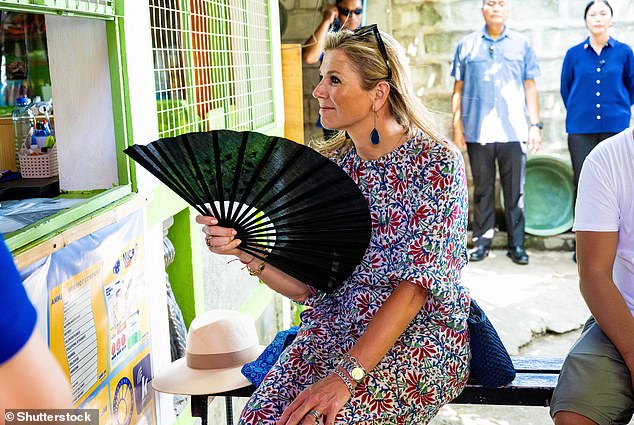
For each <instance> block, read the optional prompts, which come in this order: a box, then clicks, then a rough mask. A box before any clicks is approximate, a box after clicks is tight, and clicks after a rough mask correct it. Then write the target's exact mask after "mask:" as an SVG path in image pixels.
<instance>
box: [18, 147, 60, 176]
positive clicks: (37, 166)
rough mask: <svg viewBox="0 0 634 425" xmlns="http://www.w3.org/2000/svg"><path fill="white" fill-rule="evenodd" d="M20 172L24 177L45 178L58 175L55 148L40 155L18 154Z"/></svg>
mask: <svg viewBox="0 0 634 425" xmlns="http://www.w3.org/2000/svg"><path fill="white" fill-rule="evenodd" d="M20 173H22V178H24V179H46V178H49V177H53V176H56V175H58V174H59V168H58V165H57V149H55V148H53V149H51V150H50V151H49V152H48V153H44V154H41V155H23V154H20Z"/></svg>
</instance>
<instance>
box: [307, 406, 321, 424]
mask: <svg viewBox="0 0 634 425" xmlns="http://www.w3.org/2000/svg"><path fill="white" fill-rule="evenodd" d="M308 414H309V415H313V417H314V418H315V421H318V420H319V418H321V412H319V411H317V410H315V409H313V410H311V411H310V412H308Z"/></svg>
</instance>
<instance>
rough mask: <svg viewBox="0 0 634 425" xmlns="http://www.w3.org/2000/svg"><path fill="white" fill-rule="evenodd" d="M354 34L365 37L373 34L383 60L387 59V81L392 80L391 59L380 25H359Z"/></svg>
mask: <svg viewBox="0 0 634 425" xmlns="http://www.w3.org/2000/svg"><path fill="white" fill-rule="evenodd" d="M352 34H353V35H354V36H356V37H365V36H366V35H368V34H373V35H374V39H375V40H376V45H377V47H378V48H379V52H380V53H381V56H382V57H383V61H385V66H386V67H387V77H386V78H385V79H386V80H387V81H391V80H392V67H391V66H390V59H389V58H388V56H387V50H386V49H385V44H384V43H383V39H382V38H381V32H380V31H379V27H378V26H377V25H376V24H372V25H366V26H365V27H359V28H357V29H356V30H354V31H353V32H352Z"/></svg>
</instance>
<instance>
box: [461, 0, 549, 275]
mask: <svg viewBox="0 0 634 425" xmlns="http://www.w3.org/2000/svg"><path fill="white" fill-rule="evenodd" d="M510 11H511V2H510V0H483V1H482V16H483V18H484V22H485V26H484V28H482V29H481V30H479V31H475V32H473V33H471V34H469V35H467V36H466V37H464V38H463V39H462V40H460V42H459V43H458V47H457V48H456V53H455V56H454V60H453V67H452V70H451V75H452V77H454V78H455V79H456V81H455V84H454V90H453V95H452V98H451V109H452V112H453V128H454V143H455V144H456V145H457V146H458V147H460V148H461V149H463V148H465V147H466V148H467V151H468V153H469V162H470V165H471V174H472V176H473V188H474V194H473V223H472V224H473V244H474V246H475V248H474V250H473V251H472V252H471V253H470V256H469V259H470V261H482V260H484V259H485V258H486V257H487V256H488V255H489V250H490V249H491V242H492V240H493V236H494V233H495V176H496V167H495V165H496V162H497V165H498V168H499V170H500V182H501V185H502V192H503V194H504V221H505V224H506V231H507V234H508V240H507V247H508V250H507V256H508V257H509V258H510V259H511V260H512V261H513V262H514V263H516V264H522V265H525V264H528V261H529V258H528V254H527V253H526V251H525V250H524V222H525V220H524V175H525V167H526V154H527V152H528V151H530V152H531V153H534V152H537V151H538V150H539V148H540V146H541V142H542V139H541V129H542V127H543V124H542V122H541V121H540V120H539V95H538V92H537V86H536V84H535V78H536V77H537V76H539V74H540V71H539V65H538V63H537V57H536V55H535V51H534V50H533V48H532V46H531V44H530V42H529V40H528V39H527V38H526V37H525V36H523V35H522V34H520V33H518V32H515V31H512V30H510V29H508V28H507V27H506V20H507V18H508V16H509V13H510Z"/></svg>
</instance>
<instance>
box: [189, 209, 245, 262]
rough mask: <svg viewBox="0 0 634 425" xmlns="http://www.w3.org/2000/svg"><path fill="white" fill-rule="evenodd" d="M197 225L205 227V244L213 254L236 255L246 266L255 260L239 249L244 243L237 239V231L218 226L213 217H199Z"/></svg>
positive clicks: (203, 229)
mask: <svg viewBox="0 0 634 425" xmlns="http://www.w3.org/2000/svg"><path fill="white" fill-rule="evenodd" d="M196 223H198V224H202V225H203V228H202V232H203V233H204V234H205V244H206V245H207V247H208V248H209V250H210V251H211V252H214V253H216V254H223V255H235V256H236V257H238V259H239V260H240V261H241V262H242V263H244V264H247V263H250V262H251V261H252V260H253V256H252V255H251V254H247V253H246V252H244V251H241V250H239V249H238V246H239V245H240V243H241V242H242V241H241V240H240V239H235V235H236V234H237V232H236V231H235V229H231V228H229V227H221V226H218V220H217V219H216V218H215V217H212V216H205V215H199V216H197V217H196Z"/></svg>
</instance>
